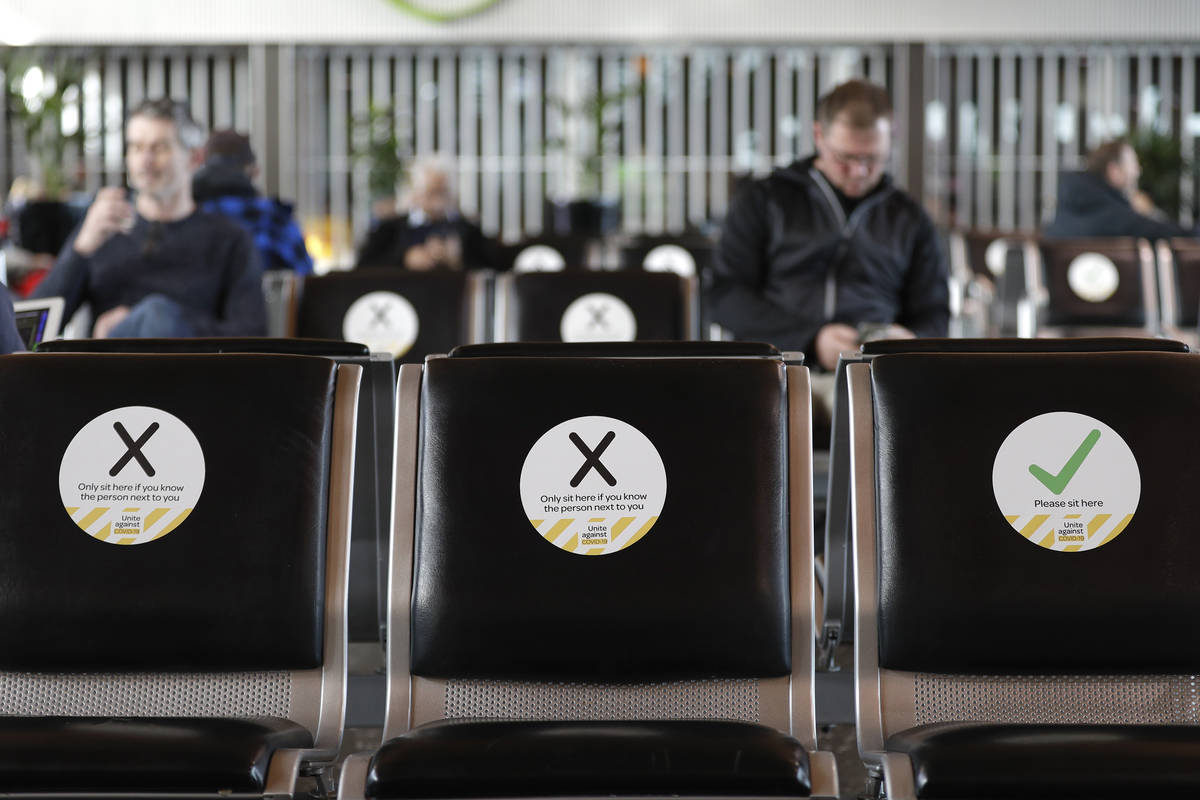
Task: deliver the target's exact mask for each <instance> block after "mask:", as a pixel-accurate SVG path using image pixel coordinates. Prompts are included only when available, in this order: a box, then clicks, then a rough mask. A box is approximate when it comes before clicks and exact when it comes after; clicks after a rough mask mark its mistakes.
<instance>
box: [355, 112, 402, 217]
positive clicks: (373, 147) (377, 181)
mask: <svg viewBox="0 0 1200 800" xmlns="http://www.w3.org/2000/svg"><path fill="white" fill-rule="evenodd" d="M351 141H352V142H354V143H355V144H354V147H353V150H352V157H353V159H354V160H355V161H356V162H359V163H363V164H365V165H366V166H367V169H368V178H367V186H368V187H369V190H370V192H371V211H372V215H373V216H374V217H376V218H381V217H387V216H392V215H394V214H395V213H396V198H397V197H398V196H399V193H400V190H401V187H402V186H403V185H404V182H405V181H406V180H407V179H408V163H409V161H410V160H411V157H412V153H411V152H410V147H409V144H408V142H407V141H406V140H404V139H403V138H401V136H400V134H399V132H398V131H397V128H396V124H395V117H394V112H393V109H392V108H391V106H375V105H372V106H370V108H369V109H368V110H367V113H366V114H364V115H361V116H359V117H356V118H355V119H354V120H353V123H352V130H351Z"/></svg>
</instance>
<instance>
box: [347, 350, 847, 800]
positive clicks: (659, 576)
mask: <svg viewBox="0 0 1200 800" xmlns="http://www.w3.org/2000/svg"><path fill="white" fill-rule="evenodd" d="M807 377H808V373H807V370H806V369H804V368H803V367H801V366H798V365H791V364H789V363H787V362H786V361H785V360H784V359H783V358H782V357H781V356H780V354H779V353H778V352H777V351H775V350H774V348H771V347H770V346H767V345H752V344H741V343H727V342H688V343H631V344H594V345H564V344H553V343H535V344H528V345H511V344H510V345H503V344H493V345H478V346H475V347H467V348H460V349H459V350H456V351H454V352H453V353H451V354H450V356H449V357H448V358H435V359H430V360H429V361H428V362H426V364H425V365H424V367H423V368H422V367H418V366H411V367H410V366H407V365H406V366H404V367H402V368H401V373H400V388H399V403H398V409H399V412H398V417H397V437H396V441H397V448H396V452H397V462H396V463H397V478H396V486H397V488H396V495H395V496H396V503H395V510H396V513H395V527H394V530H393V535H392V565H391V584H390V591H389V595H390V598H391V613H392V616H391V620H390V631H391V636H390V637H389V639H388V664H389V672H388V705H387V708H388V715H387V721H386V723H385V728H384V744H383V746H382V747H381V748H380V749H379V750H378V751H377V752H375V753H374V754H360V755H356V756H352V757H351V758H349V759H348V760H347V761H346V763H345V767H344V770H343V776H342V782H341V797H343V798H346V800H349V799H350V798H358V797H363V796H366V797H370V798H388V797H412V798H418V797H443V798H444V797H506V796H519V797H547V796H553V797H566V796H597V795H598V796H646V795H668V796H714V795H722V796H724V795H737V796H746V797H758V796H776V795H779V796H809V795H811V796H831V797H836V795H837V780H836V767H835V764H834V761H833V757H832V754H829V753H822V752H818V751H816V748H815V728H814V721H813V697H812V680H813V676H812V655H813V633H812V627H811V623H812V616H811V614H812V602H813V600H812V598H813V594H812V584H811V577H812V538H811V531H812V516H811V508H810V502H811V472H810V463H809V459H810V453H811V438H810V431H809V423H810V421H809V406H808V398H809V394H808V393H809V388H808V381H807ZM480 398H487V400H486V401H480ZM718 419H719V420H720V424H719V425H713V424H711V423H712V421H713V420H718Z"/></svg>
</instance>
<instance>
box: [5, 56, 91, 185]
mask: <svg viewBox="0 0 1200 800" xmlns="http://www.w3.org/2000/svg"><path fill="white" fill-rule="evenodd" d="M47 62H48V63H47ZM6 66H7V72H8V75H9V81H8V86H7V87H5V88H6V101H7V104H8V113H9V115H10V116H11V117H12V118H13V119H15V120H16V121H17V122H18V125H19V127H20V129H21V131H22V132H23V135H24V142H25V151H26V153H28V156H29V170H30V176H29V177H30V178H31V179H32V181H33V183H34V184H35V185H36V186H37V187H38V190H39V194H40V196H41V198H42V199H46V200H54V201H57V200H62V199H64V198H65V197H66V196H67V194H68V192H69V191H70V189H71V180H70V176H68V175H67V173H66V170H65V169H64V161H65V156H66V152H67V147H68V146H76V145H78V143H79V142H81V141H82V140H83V126H82V125H81V124H80V118H79V108H80V106H81V105H82V98H81V85H82V83H83V75H82V72H81V70H80V68H79V67H78V66H77V65H73V64H72V63H71V62H69V61H67V60H66V59H62V58H56V59H48V58H45V57H44V54H43V53H41V51H30V52H23V53H20V54H19V55H17V56H15V57H14V58H12V59H10V60H9V62H8V64H7V65H6Z"/></svg>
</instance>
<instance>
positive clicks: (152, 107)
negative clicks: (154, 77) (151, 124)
mask: <svg viewBox="0 0 1200 800" xmlns="http://www.w3.org/2000/svg"><path fill="white" fill-rule="evenodd" d="M134 117H149V118H150V119H162V120H166V121H168V122H172V123H174V124H175V135H176V138H178V139H179V143H180V144H182V145H183V146H184V147H185V148H187V149H188V150H195V149H196V148H197V147H203V146H204V128H202V127H201V126H200V123H198V122H196V120H195V119H193V118H192V112H191V109H190V108H188V104H187V103H185V102H183V101H182V100H172V99H170V98H169V97H160V98H158V99H156V100H143V101H142V102H140V103H138V104H137V105H136V106H134V108H133V110H132V111H130V112H129V117H128V119H133V118H134Z"/></svg>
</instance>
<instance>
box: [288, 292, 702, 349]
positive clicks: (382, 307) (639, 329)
mask: <svg viewBox="0 0 1200 800" xmlns="http://www.w3.org/2000/svg"><path fill="white" fill-rule="evenodd" d="M271 280H272V281H273V282H276V283H277V282H279V281H280V280H281V279H280V278H279V277H278V276H275V277H272V278H271ZM697 285H698V283H697V280H696V278H694V277H693V278H685V277H682V276H680V275H677V274H675V273H671V272H536V273H524V274H515V273H499V274H493V273H488V272H468V273H462V272H408V271H405V270H396V269H372V270H354V271H352V272H336V273H330V274H327V275H323V276H320V277H312V278H308V279H305V280H303V281H300V282H297V283H295V285H286V281H285V284H281V285H279V286H277V287H275V288H274V289H273V290H271V291H270V292H269V294H270V295H271V296H272V298H273V303H274V304H275V306H276V307H277V309H278V310H277V312H276V313H275V314H274V315H273V316H274V317H276V318H277V320H278V321H277V323H276V324H277V325H278V326H279V328H278V330H276V331H275V333H276V334H277V335H280V336H283V335H295V336H300V337H307V338H318V339H345V340H347V341H354V342H362V343H365V344H367V345H368V346H369V347H370V349H371V351H372V352H388V353H391V354H392V355H393V356H394V357H395V358H396V359H397V360H399V361H404V362H408V363H420V362H421V361H422V360H423V359H424V358H425V356H426V355H429V354H431V353H446V352H449V350H450V349H451V348H452V347H454V346H455V345H458V344H472V343H479V342H492V341H495V342H510V341H568V342H571V341H574V342H589V341H635V340H641V341H645V340H652V341H662V340H680V339H697V338H699V334H700V326H699V300H698V291H697Z"/></svg>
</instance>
